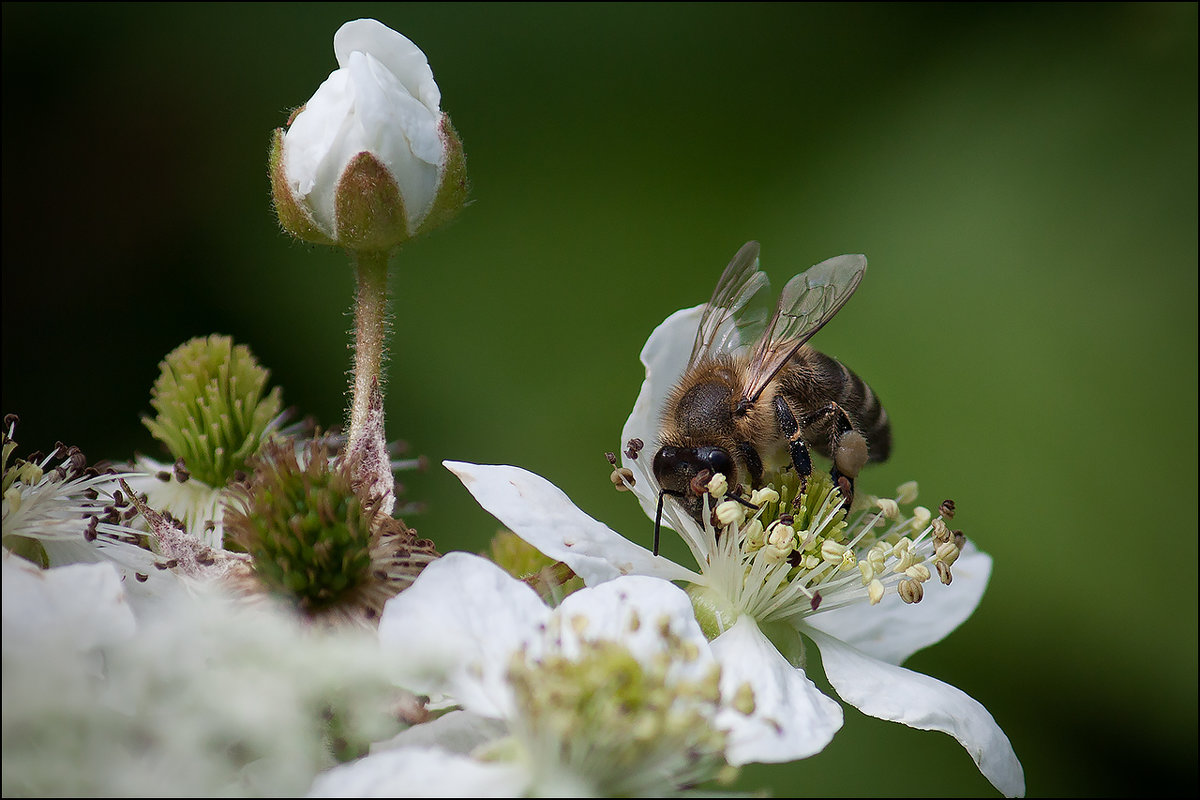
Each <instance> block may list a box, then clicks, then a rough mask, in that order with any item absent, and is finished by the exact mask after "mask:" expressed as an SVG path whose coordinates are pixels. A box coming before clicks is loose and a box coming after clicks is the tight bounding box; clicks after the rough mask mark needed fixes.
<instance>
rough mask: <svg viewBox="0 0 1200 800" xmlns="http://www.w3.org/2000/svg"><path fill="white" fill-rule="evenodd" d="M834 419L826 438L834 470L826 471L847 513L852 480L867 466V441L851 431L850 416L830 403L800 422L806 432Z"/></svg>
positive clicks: (852, 484)
mask: <svg viewBox="0 0 1200 800" xmlns="http://www.w3.org/2000/svg"><path fill="white" fill-rule="evenodd" d="M829 417H832V418H833V433H832V435H831V436H830V437H829V438H830V441H829V452H830V453H831V454H832V455H833V466H832V467H830V468H829V477H830V478H832V479H833V485H834V486H836V487H838V491H840V492H841V493H842V497H843V498H844V500H843V502H842V507H843V508H845V509H846V510H847V511H849V510H850V506H851V505H852V504H853V503H854V479H855V478H856V477H858V473H859V470H861V469H862V468H863V465H864V464H866V463H867V440H866V438H865V437H864V436H863V435H862V434H861V433H859V432H858V431H856V430H854V424H853V423H852V422H850V416H849V415H848V414H847V413H846V412H845V410H844V409H843V408H842V407H841V406H839V405H838V404H837V403H835V402H833V401H830V402H829V404H828V405H826V406H824V407H823V408H819V409H817V410H816V411H814V412H812V413H811V414H807V415H806V416H805V417H804V418H803V419H802V420H801V426H802V429H803V428H807V427H808V426H810V425H814V424H816V423H818V422H820V421H822V420H824V419H826V418H829Z"/></svg>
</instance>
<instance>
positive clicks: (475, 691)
mask: <svg viewBox="0 0 1200 800" xmlns="http://www.w3.org/2000/svg"><path fill="white" fill-rule="evenodd" d="M549 615H550V609H549V608H547V607H546V606H545V605H544V604H543V603H542V601H541V600H540V599H539V598H538V596H537V594H536V593H534V591H533V590H532V589H530V588H529V587H528V586H526V585H525V584H523V583H521V582H520V581H518V580H517V579H515V578H512V577H510V576H509V575H508V574H506V573H505V572H504V570H502V569H500V568H499V567H497V566H496V565H495V564H493V563H492V562H490V561H488V560H486V559H483V558H480V557H479V556H474V555H471V554H469V553H449V554H447V555H445V556H443V557H442V558H440V559H438V560H436V561H434V562H433V563H431V564H430V565H429V566H427V567H426V568H425V569H424V571H422V572H421V574H420V576H418V578H417V580H416V581H415V582H413V585H412V586H410V587H408V589H406V590H405V591H403V592H401V593H400V594H398V595H396V596H395V597H393V598H392V599H391V600H389V601H388V602H387V605H386V606H384V609H383V616H382V617H381V618H380V621H379V638H380V640H381V641H382V642H383V643H384V645H385V646H386V647H387V648H388V650H389V652H392V653H395V656H396V659H397V670H398V677H399V678H400V679H401V683H403V684H404V685H405V686H407V687H408V688H411V689H413V690H415V691H421V692H437V691H445V692H449V693H450V694H452V695H453V696H454V697H455V699H457V700H458V701H459V702H460V703H461V704H462V705H463V707H465V708H468V709H470V710H472V711H475V712H478V713H480V714H483V715H485V716H490V717H508V716H509V715H510V714H511V712H512V696H511V693H510V691H509V688H508V685H507V683H506V682H505V680H504V673H505V671H506V670H507V669H508V661H509V656H510V655H511V654H512V653H513V651H515V650H516V649H518V648H519V647H520V646H521V645H522V644H523V643H524V642H525V641H526V640H527V638H528V637H529V636H530V635H531V633H532V631H533V630H534V629H535V628H536V627H537V626H538V625H539V624H541V623H543V622H544V621H545V620H546V619H547V618H548V617H549Z"/></svg>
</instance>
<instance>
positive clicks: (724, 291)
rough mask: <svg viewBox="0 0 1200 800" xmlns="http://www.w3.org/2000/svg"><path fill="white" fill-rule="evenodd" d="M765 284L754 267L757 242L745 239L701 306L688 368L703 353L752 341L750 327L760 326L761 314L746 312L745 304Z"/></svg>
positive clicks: (756, 267)
mask: <svg viewBox="0 0 1200 800" xmlns="http://www.w3.org/2000/svg"><path fill="white" fill-rule="evenodd" d="M767 283H768V280H767V274H766V273H765V272H760V271H759V269H758V242H746V244H744V245H743V246H742V249H741V250H738V251H737V255H735V256H734V257H733V260H732V261H730V262H729V266H728V267H726V268H725V271H724V272H722V273H721V279H720V280H718V281H717V288H716V289H714V290H713V295H712V299H711V300H709V301H708V305H706V306H705V307H704V315H703V316H702V317H701V318H700V327H699V328H698V329H697V330H696V343H695V344H694V345H692V356H691V358H689V359H688V366H689V367H691V366H695V365H696V364H697V363H698V362H699V361H701V360H702V359H703V358H704V357H705V356H706V355H710V354H712V353H717V352H722V351H725V350H732V349H735V348H737V347H738V346H739V345H741V344H742V343H745V342H750V341H754V340H755V338H756V337H755V336H754V328H755V326H758V327H760V328H761V326H762V323H763V317H762V316H761V315H758V316H755V315H754V314H753V313H751V312H747V311H746V304H747V303H749V302H750V299H751V298H752V297H754V295H755V294H757V293H758V292H759V290H760V289H762V288H763V287H765V286H766V285H767Z"/></svg>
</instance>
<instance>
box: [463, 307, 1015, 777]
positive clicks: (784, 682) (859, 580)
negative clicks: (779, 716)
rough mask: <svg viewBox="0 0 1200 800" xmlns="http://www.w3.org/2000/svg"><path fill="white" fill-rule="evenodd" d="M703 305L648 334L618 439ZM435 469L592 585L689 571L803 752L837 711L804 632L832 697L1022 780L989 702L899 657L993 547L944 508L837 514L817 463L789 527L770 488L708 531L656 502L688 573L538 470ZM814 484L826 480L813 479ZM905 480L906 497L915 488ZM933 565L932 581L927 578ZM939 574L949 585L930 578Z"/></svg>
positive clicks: (975, 582)
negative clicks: (784, 714) (960, 533)
mask: <svg viewBox="0 0 1200 800" xmlns="http://www.w3.org/2000/svg"><path fill="white" fill-rule="evenodd" d="M702 310H703V307H696V308H693V309H687V310H684V311H680V312H677V313H676V314H674V315H672V316H671V317H669V318H668V319H667V320H666V321H665V322H663V324H662V325H660V326H659V327H658V328H657V329H656V330H655V331H654V333H653V334H651V336H650V339H649V340H648V341H647V343H646V346H645V347H644V348H643V350H642V362H643V363H644V364H645V367H646V379H645V382H644V383H643V385H642V389H641V393H640V394H639V396H638V399H637V402H636V403H635V405H634V409H633V412H632V413H631V415H630V417H629V420H628V421H627V422H626V425H625V429H624V431H623V434H622V441H625V442H628V441H630V440H633V439H640V440H642V441H643V442H647V443H653V442H654V441H655V436H656V432H657V415H658V413H659V411H660V409H661V408H662V407H663V401H664V399H665V398H666V396H667V393H668V392H669V391H670V390H671V388H672V387H673V386H674V385H675V384H676V383H677V381H678V379H679V377H680V375H681V374H682V371H683V370H684V368H685V366H686V363H687V359H688V355H689V353H690V352H691V348H692V343H693V341H694V339H695V333H696V327H697V325H698V324H699V319H700V314H701V312H702ZM631 452H632V453H634V454H635V455H634V456H632V457H631V455H630V453H631ZM636 453H637V450H636V448H631V449H630V450H628V451H626V453H625V458H624V469H625V470H627V471H628V472H627V473H626V476H627V478H628V476H629V475H632V477H633V481H632V485H630V482H628V480H627V482H626V486H629V488H631V489H632V490H633V491H634V492H635V493H636V495H637V496H638V499H639V501H640V502H641V504H642V507H643V509H645V511H646V512H647V514H648V515H649V516H650V518H651V519H653V518H654V516H655V512H656V507H657V502H658V495H659V491H658V490H659V487H658V484H657V481H656V480H655V478H654V475H653V471H652V470H651V469H650V468H649V464H648V462H649V461H650V458H649V456H650V454H652V453H653V447H652V446H650V447H648V448H647V453H646V454H644V455H643V456H642V458H641V459H640V460H639V459H638V458H636ZM446 466H447V467H448V468H449V469H450V470H451V471H453V472H454V473H455V474H456V475H458V476H459V478H460V479H461V480H462V481H463V483H464V485H465V486H466V487H467V488H468V489H469V490H470V491H471V493H472V494H473V495H474V496H475V498H476V500H478V501H479V503H480V504H481V505H482V506H483V507H484V508H485V509H487V510H488V511H490V512H491V513H492V514H493V515H495V516H496V517H497V518H498V519H499V520H500V521H501V522H503V523H504V524H505V525H506V526H507V527H508V528H509V529H511V530H512V531H513V532H515V533H516V534H517V535H519V536H521V537H522V538H524V539H525V540H526V541H528V542H529V543H530V544H532V545H534V546H535V547H537V548H538V549H539V550H541V551H542V552H543V553H545V554H546V555H547V556H549V557H550V558H553V559H556V560H560V561H563V562H565V563H566V564H567V565H568V566H570V567H571V569H573V570H574V571H575V572H576V573H577V574H578V575H579V576H580V577H582V578H583V579H584V581H585V583H587V585H588V586H596V585H599V584H602V583H603V582H605V581H610V580H613V579H616V578H617V577H618V576H621V575H647V576H654V577H657V578H660V579H665V580H667V581H686V582H687V583H688V584H690V587H689V589H688V592H689V594H690V595H691V597H692V600H693V603H694V605H695V609H696V613H697V616H698V618H699V619H700V621H701V624H702V625H703V626H704V629H705V632H706V633H707V634H708V635H709V636H710V638H713V641H712V648H713V652H714V653H715V654H716V657H717V658H718V660H720V661H721V662H722V663H723V664H725V665H727V666H728V665H748V664H750V663H753V664H755V665H756V667H755V669H756V670H757V674H758V675H759V677H760V681H759V683H756V694H758V695H760V696H766V695H767V694H768V691H772V692H775V693H776V694H777V695H778V696H779V697H783V698H789V699H790V702H791V703H792V704H793V705H795V706H797V707H800V706H802V707H803V708H804V709H805V714H806V716H805V717H804V719H803V720H802V721H801V720H796V719H790V720H789V722H791V723H792V724H794V725H796V726H797V727H799V728H801V730H802V731H803V733H802V735H803V737H804V740H805V744H806V746H805V748H804V750H805V753H804V754H805V755H811V754H813V753H816V752H818V751H820V750H821V749H822V748H823V747H824V746H825V745H826V744H827V743H828V742H829V741H830V740H831V739H832V737H833V735H834V733H836V731H837V730H838V728H840V727H841V724H842V713H841V708H840V707H839V706H838V705H837V704H836V703H834V702H833V701H831V700H829V699H828V698H826V697H824V696H823V695H822V694H821V693H820V692H819V691H818V690H817V688H816V686H815V685H814V684H813V683H812V681H811V680H809V678H808V677H807V675H806V674H805V672H804V665H805V658H804V640H803V638H802V637H801V634H803V635H804V636H806V637H808V639H810V640H812V641H813V642H814V643H816V645H817V647H818V648H819V649H820V652H821V663H822V665H823V667H824V669H825V674H826V677H827V678H828V679H829V682H830V684H831V685H832V686H833V688H834V689H835V690H836V691H837V692H838V694H839V695H841V697H842V699H843V700H845V701H847V702H849V703H851V704H852V705H854V706H855V707H857V708H858V709H859V710H861V711H863V712H864V713H866V714H869V715H872V716H875V717H879V718H881V719H887V720H892V721H896V722H902V723H904V724H906V725H908V726H910V727H913V728H919V729H922V730H940V731H944V732H946V733H949V734H950V735H952V736H953V737H954V738H956V739H957V740H958V741H959V742H960V743H961V744H962V745H963V746H964V747H965V748H966V750H967V751H968V753H969V754H970V755H971V757H972V758H973V759H974V760H975V762H976V764H978V766H979V768H980V770H981V772H982V773H983V774H984V776H985V777H987V778H988V780H990V781H991V782H992V784H993V785H994V786H996V787H997V788H998V789H999V790H1000V791H1001V792H1003V793H1004V794H1006V795H1021V794H1023V793H1024V791H1025V779H1024V772H1023V770H1022V768H1021V764H1020V762H1019V761H1018V760H1017V757H1016V755H1015V754H1014V752H1013V749H1012V746H1011V744H1010V743H1009V741H1008V738H1007V737H1006V736H1005V735H1004V733H1003V731H1001V729H1000V728H999V726H997V724H996V722H995V720H994V719H993V718H992V716H991V714H989V713H988V711H987V709H985V708H984V707H983V706H982V705H981V704H979V703H978V702H976V701H975V700H973V699H972V698H970V697H969V696H967V695H966V694H965V693H963V692H961V691H959V690H958V689H956V688H954V687H952V686H949V685H947V684H944V683H941V682H940V681H937V680H934V679H933V678H929V677H927V676H925V675H920V674H918V673H915V672H911V671H909V670H907V669H904V668H902V667H901V666H899V665H900V664H901V663H903V661H904V660H905V659H907V658H908V657H909V656H910V655H912V654H913V653H915V652H916V651H917V650H920V649H922V648H924V647H927V646H929V645H931V644H934V643H935V642H938V641H940V640H941V639H942V638H944V637H945V636H946V635H948V634H949V633H950V632H951V631H953V630H954V629H955V628H956V627H958V625H960V624H961V623H962V622H963V621H964V620H965V619H967V617H969V616H970V615H971V613H972V612H973V611H974V610H975V608H976V606H977V605H978V604H979V601H980V599H981V597H982V595H983V591H984V589H985V587H986V585H987V581H988V577H989V575H990V573H991V559H990V557H988V556H987V555H986V554H984V553H981V552H979V551H978V550H976V549H975V548H974V547H973V546H971V545H970V544H968V543H966V542H965V541H963V540H962V539H961V538H956V537H954V536H953V534H952V533H951V532H949V531H948V530H947V528H946V527H945V525H944V523H943V522H942V520H941V518H940V517H939V518H938V519H937V520H931V519H930V517H931V514H930V513H929V512H928V511H926V510H925V509H920V508H919V509H914V513H913V515H912V517H903V516H901V515H899V513H898V508H897V507H896V506H897V504H896V503H895V502H894V501H890V500H889V501H883V502H882V503H881V510H880V511H879V512H878V513H874V514H861V513H860V514H859V515H857V517H855V518H852V519H850V520H848V521H847V522H843V521H842V518H841V515H840V514H839V513H837V512H838V509H839V507H840V498H839V497H838V496H837V495H830V494H828V492H829V488H830V486H829V482H828V480H825V481H824V482H823V484H822V482H821V481H820V480H819V479H820V478H823V477H824V476H820V475H814V476H813V479H810V494H811V496H810V497H809V498H808V499H807V500H806V503H805V511H804V513H803V515H802V516H803V519H801V515H800V514H799V512H797V513H798V516H797V519H796V520H795V521H794V524H795V529H792V528H791V525H789V524H788V523H787V521H786V520H778V521H772V520H771V519H769V518H767V517H765V516H763V515H764V514H765V513H766V512H767V511H772V516H773V517H775V518H777V517H778V516H779V515H780V514H779V512H780V510H781V509H780V505H781V503H780V498H779V497H778V495H775V496H774V497H770V496H769V495H766V496H761V497H759V498H758V502H759V503H761V504H762V509H761V510H760V511H758V512H757V513H753V512H751V514H750V515H748V516H749V518H748V519H746V520H745V521H744V522H743V521H742V520H741V519H740V517H741V514H737V515H734V518H733V520H732V522H730V521H725V522H723V523H722V524H723V525H725V526H727V527H723V528H722V529H721V530H719V531H718V530H715V529H714V528H713V527H712V525H711V524H707V525H705V526H703V527H701V526H700V525H698V524H697V523H696V522H695V521H694V520H693V519H692V518H691V517H690V516H689V515H687V514H685V513H680V510H679V509H677V508H676V507H674V506H673V505H672V504H670V503H668V504H666V506H665V507H664V509H663V512H664V524H666V525H667V526H668V527H671V528H673V529H674V530H676V531H677V532H678V533H679V534H680V536H681V537H682V538H683V539H684V541H685V542H686V543H687V545H688V547H689V548H690V549H691V551H692V554H693V556H694V557H695V559H696V563H697V564H698V568H697V569H698V571H693V570H691V569H687V568H685V567H683V566H681V565H679V564H676V563H674V562H672V561H670V560H668V559H666V558H663V557H660V556H654V555H652V554H651V553H650V551H648V550H647V549H645V548H644V547H642V546H640V545H638V544H635V543H634V542H631V541H629V540H628V539H626V538H624V537H623V536H621V535H620V534H618V533H616V532H614V531H612V530H611V529H609V528H608V527H607V526H605V525H603V524H602V523H600V522H598V521H596V520H594V519H592V518H591V517H589V516H587V515H586V514H585V513H584V512H582V511H580V510H579V509H578V508H576V507H575V505H574V504H573V503H572V502H571V500H570V498H568V497H567V496H566V495H565V494H564V493H563V492H562V491H560V490H559V489H557V488H556V487H554V486H553V485H552V484H550V483H549V482H547V481H546V480H544V479H543V478H541V477H539V476H537V475H534V474H532V473H529V472H526V471H524V470H521V469H518V468H515V467H508V466H480V465H474V464H464V463H457V462H447V463H446ZM814 479H818V480H814ZM814 484H818V485H823V492H819V491H818V490H817V488H816V487H815V486H814ZM903 488H904V491H903V492H902V493H901V494H902V495H903V496H904V499H909V497H910V496H911V495H912V494H913V492H912V487H910V486H907V485H906V486H905V487H903ZM716 499H719V498H716ZM714 502H715V501H714ZM789 510H790V509H789ZM764 526H767V527H768V530H767V531H764ZM771 526H774V527H773V528H772V527H771ZM718 534H720V535H718ZM649 538H650V536H649V532H647V534H646V536H645V540H649ZM939 562H941V565H940V566H939ZM951 564H953V572H952V573H951V571H950V565H951ZM931 566H932V567H933V568H936V571H935V570H934V569H931ZM933 575H938V576H939V577H941V578H942V580H941V581H940V582H939V581H930V578H931V577H932V576H933ZM951 578H952V579H953V587H951V586H947V585H942V583H948V582H949V581H950V580H951ZM927 584H928V589H926V588H925V587H926V585H927ZM918 600H921V601H922V602H919V603H917V602H916V601H918ZM781 650H782V652H781ZM735 668H736V667H735ZM768 682H770V684H771V686H772V687H773V688H771V689H770V690H768V689H767V687H766V686H765V685H764V684H767V683H768Z"/></svg>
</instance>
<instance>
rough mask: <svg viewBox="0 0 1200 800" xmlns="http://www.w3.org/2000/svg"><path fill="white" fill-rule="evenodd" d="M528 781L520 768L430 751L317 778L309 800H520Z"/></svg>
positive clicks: (375, 758) (379, 758) (382, 758)
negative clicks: (353, 799) (359, 799)
mask: <svg viewBox="0 0 1200 800" xmlns="http://www.w3.org/2000/svg"><path fill="white" fill-rule="evenodd" d="M529 782H530V781H529V776H528V775H527V774H526V773H525V771H524V770H523V769H522V768H521V767H520V766H518V765H516V764H506V763H496V762H490V763H484V762H481V761H476V760H474V759H472V758H467V757H466V756H461V755H457V754H455V753H448V752H446V751H444V750H437V749H434V748H426V747H407V748H404V749H402V750H388V751H386V752H383V753H378V754H374V755H369V756H367V757H366V758H361V759H359V760H358V761H353V762H351V763H349V764H343V765H342V766H340V767H334V768H333V769H331V770H329V771H328V772H326V773H324V774H322V775H320V776H318V777H317V779H316V781H314V782H313V785H312V789H310V790H309V792H308V796H309V797H519V796H522V795H524V794H525V793H526V789H527V788H528V786H529Z"/></svg>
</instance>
